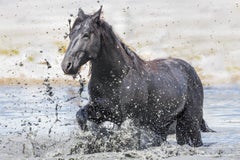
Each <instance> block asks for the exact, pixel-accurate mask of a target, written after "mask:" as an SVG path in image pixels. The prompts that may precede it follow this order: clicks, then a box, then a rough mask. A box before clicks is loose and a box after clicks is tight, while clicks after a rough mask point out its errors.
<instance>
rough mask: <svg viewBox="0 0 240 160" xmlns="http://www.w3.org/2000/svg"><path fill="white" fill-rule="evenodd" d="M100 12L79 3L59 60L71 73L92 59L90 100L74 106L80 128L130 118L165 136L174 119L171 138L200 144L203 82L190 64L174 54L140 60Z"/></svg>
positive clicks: (203, 128) (179, 142)
mask: <svg viewBox="0 0 240 160" xmlns="http://www.w3.org/2000/svg"><path fill="white" fill-rule="evenodd" d="M100 16H101V9H100V10H99V11H97V12H96V13H94V14H93V15H86V14H84V12H83V11H82V10H81V9H79V13H78V17H77V18H76V20H75V22H74V24H73V27H72V29H71V31H70V34H69V37H70V44H69V46H68V49H67V52H66V54H65V57H64V59H63V61H62V69H63V71H64V73H66V74H76V73H77V72H78V71H79V68H80V67H81V66H82V65H84V64H85V63H86V62H88V61H90V62H91V65H92V68H91V79H90V81H89V84H88V87H89V95H90V101H89V103H88V104H87V105H86V106H84V107H83V108H81V109H80V110H79V111H78V112H77V120H78V123H79V124H80V126H81V128H82V129H84V128H85V126H86V121H87V120H90V121H93V122H95V123H97V124H100V123H102V122H104V121H111V122H113V123H115V124H117V125H121V123H122V122H123V121H124V120H126V119H127V118H130V119H132V120H133V121H134V122H135V124H136V125H139V126H143V127H148V128H149V129H151V130H152V131H154V132H155V133H156V134H157V135H159V137H161V138H162V140H166V137H167V131H168V128H169V126H170V125H171V124H172V123H173V122H174V121H177V124H176V137H177V143H178V144H180V145H184V144H189V145H192V146H195V147H197V146H201V145H202V139H201V130H203V131H210V129H209V128H208V127H207V125H206V124H205V122H204V120H203V87H202V83H201V81H200V79H199V77H198V75H197V73H196V72H195V70H194V68H193V67H192V66H190V65H189V64H188V63H186V62H185V61H183V60H180V59H173V58H169V59H157V60H153V61H144V60H142V59H141V58H139V57H138V56H137V55H136V53H134V51H132V50H131V49H130V48H129V47H128V46H127V45H126V44H124V43H123V42H122V41H121V40H120V39H119V38H118V37H117V36H116V34H115V33H114V32H113V30H112V27H111V26H110V25H109V24H108V23H106V22H105V21H104V20H102V19H101V17H100Z"/></svg>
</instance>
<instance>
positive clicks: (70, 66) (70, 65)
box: [67, 62, 72, 71]
mask: <svg viewBox="0 0 240 160" xmlns="http://www.w3.org/2000/svg"><path fill="white" fill-rule="evenodd" d="M71 68H72V63H70V62H69V63H68V65H67V70H68V71H69V70H70V69H71Z"/></svg>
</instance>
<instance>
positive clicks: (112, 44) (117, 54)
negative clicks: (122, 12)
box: [92, 24, 131, 79]
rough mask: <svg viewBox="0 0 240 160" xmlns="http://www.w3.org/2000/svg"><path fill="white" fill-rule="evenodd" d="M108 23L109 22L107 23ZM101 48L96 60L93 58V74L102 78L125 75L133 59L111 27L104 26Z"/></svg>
mask: <svg viewBox="0 0 240 160" xmlns="http://www.w3.org/2000/svg"><path fill="white" fill-rule="evenodd" d="M105 25H108V24H105ZM101 34H102V44H101V50H100V53H99V54H98V55H99V56H98V57H97V59H96V60H92V76H97V77H101V78H104V79H105V78H110V77H119V78H121V77H123V76H124V75H125V74H126V73H127V72H128V70H129V67H130V66H131V60H130V58H129V56H127V54H126V51H125V49H124V48H123V46H122V42H121V40H120V39H119V38H118V37H117V36H116V35H115V34H114V32H113V31H112V29H111V27H110V26H109V25H108V26H104V27H102V31H101Z"/></svg>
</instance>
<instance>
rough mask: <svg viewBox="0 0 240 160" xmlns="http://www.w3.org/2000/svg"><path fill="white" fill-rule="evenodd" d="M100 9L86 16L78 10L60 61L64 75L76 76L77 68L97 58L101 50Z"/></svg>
mask: <svg viewBox="0 0 240 160" xmlns="http://www.w3.org/2000/svg"><path fill="white" fill-rule="evenodd" d="M101 11H102V6H101V8H100V9H99V10H98V11H97V12H95V13H94V14H92V15H86V14H85V13H84V12H83V10H82V9H79V12H78V17H77V18H76V20H75V22H74V24H73V27H72V28H71V30H70V34H69V38H70V43H69V46H68V48H67V51H66V54H65V56H64V59H63V61H62V70H63V71H64V73H65V74H76V73H77V72H78V70H79V68H80V67H81V66H82V65H84V64H85V63H87V62H88V61H89V60H94V59H96V58H97V56H98V53H99V52H100V49H101V33H100V31H99V27H100V25H101V19H100V16H101Z"/></svg>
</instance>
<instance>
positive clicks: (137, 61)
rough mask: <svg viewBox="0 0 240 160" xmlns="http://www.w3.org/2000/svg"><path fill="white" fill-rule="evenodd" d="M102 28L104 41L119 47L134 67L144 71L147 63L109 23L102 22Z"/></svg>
mask: <svg viewBox="0 0 240 160" xmlns="http://www.w3.org/2000/svg"><path fill="white" fill-rule="evenodd" d="M101 28H102V31H101V32H102V36H103V37H102V38H103V41H105V42H106V41H108V43H112V44H113V45H118V46H120V47H121V49H122V52H121V53H122V54H125V55H127V56H128V58H129V59H130V60H131V62H132V67H133V68H134V69H136V70H137V71H139V70H140V69H143V66H144V64H145V61H144V60H143V59H141V58H140V57H139V56H138V55H137V54H136V53H135V52H134V51H133V50H132V49H131V48H130V47H129V46H128V45H126V44H125V43H124V42H123V41H122V40H121V39H120V38H119V37H118V36H117V35H116V34H115V33H114V31H113V29H112V26H111V25H109V24H108V23H107V22H105V21H102V24H101Z"/></svg>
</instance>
